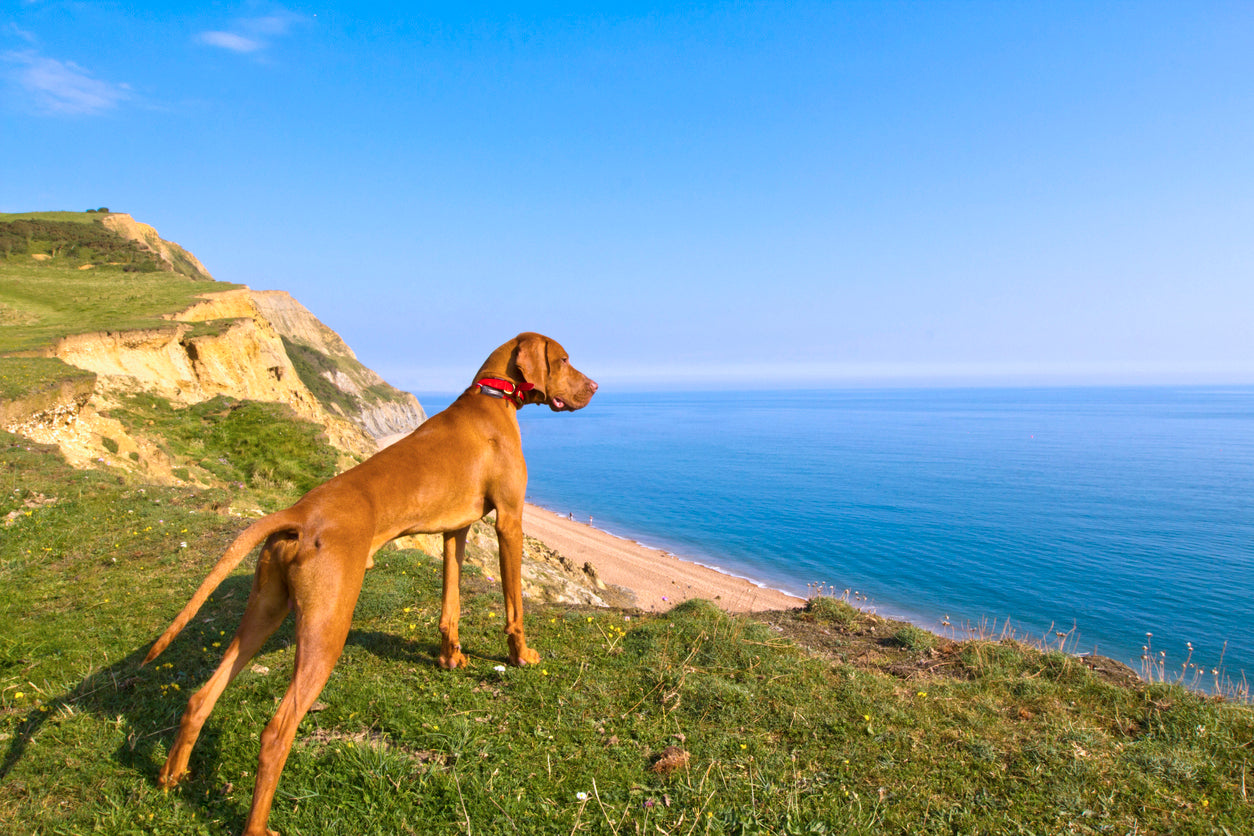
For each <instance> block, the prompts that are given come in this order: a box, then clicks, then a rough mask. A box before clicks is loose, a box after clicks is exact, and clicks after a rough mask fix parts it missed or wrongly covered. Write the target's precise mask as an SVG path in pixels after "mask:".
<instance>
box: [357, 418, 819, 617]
mask: <svg viewBox="0 0 1254 836" xmlns="http://www.w3.org/2000/svg"><path fill="white" fill-rule="evenodd" d="M405 435H407V433H400V434H398V435H394V436H389V437H387V438H384V439H380V441H379V447H380V449H382V448H383V447H387V446H388V445H390V444H393V443H395V442H396V441H399V440H400V439H402V438H404V437H405ZM523 532H524V533H525V534H527V535H528V536H531V537H534V538H536V539H537V540H539V541H540V542H542V543H544V544H545V545H547V546H548V547H550V548H552V549H555V550H556V551H557V552H559V553H561V554H562V555H565V556H566V557H568V558H570V559H571V560H572V561H574V563H575V565H576V566H582V565H583V564H584V563H591V564H592V565H593V566H594V567H596V570H597V574H598V575H600V577H601V580H603V581H605V582H606V583H607V584H612V585H614V586H621V587H624V588H626V589H630V590H631V591H632V592H634V593H635V595H636V606H637V607H639V608H640V609H642V610H644V611H646V612H665V611H666V610H669V609H670V608H671V607H673V606H675V605H676V604H679V603H682V602H684V601H687V600H688V599H690V598H705V599H706V600H709V601H712V602H714V603H715V604H717V605H718V606H719V607H721V608H723V609H724V610H726V611H728V612H754V611H760V610H786V609H791V608H793V607H800V606H804V605H805V601H804V600H803V599H801V598H797V597H794V596H792V595H788V594H787V593H784V592H780V591H779V590H776V589H766V588H764V587H761V586H758V585H757V584H754V583H752V582H750V581H747V580H745V579H743V578H737V577H733V576H731V575H727V574H724V573H723V572H719V571H718V570H716V569H710V568H709V567H707V566H702V565H700V564H697V563H692V562H691V561H687V560H682V559H680V558H678V557H676V556H675V555H673V554H671V553H670V552H666V551H662V550H661V549H651V548H649V547H648V546H642V545H640V544H639V543H637V542H635V541H634V540H627V539H624V538H622V537H615V536H614V535H613V534H608V533H606V532H604V531H601V530H600V529H598V528H594V527H593V526H592V525H589V524H588V523H585V522H580V521H578V520H571V519H568V518H567V517H565V516H563V515H561V514H555V513H553V512H552V511H548V510H545V509H544V508H540V507H538V506H536V505H531V504H530V503H528V505H527V509H526V511H525V512H524V513H523Z"/></svg>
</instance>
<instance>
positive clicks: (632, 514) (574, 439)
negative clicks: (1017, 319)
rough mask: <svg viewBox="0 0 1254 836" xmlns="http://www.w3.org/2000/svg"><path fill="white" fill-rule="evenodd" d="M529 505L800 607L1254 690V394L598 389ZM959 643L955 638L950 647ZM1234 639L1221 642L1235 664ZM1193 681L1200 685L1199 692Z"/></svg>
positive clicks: (553, 429) (555, 432)
mask: <svg viewBox="0 0 1254 836" xmlns="http://www.w3.org/2000/svg"><path fill="white" fill-rule="evenodd" d="M520 421H521V425H522V428H523V445H524V449H525V451H526V454H527V459H528V464H529V468H528V469H529V473H530V480H529V486H528V494H529V499H530V500H531V501H532V502H534V503H536V504H538V505H541V506H544V507H546V508H550V509H552V510H554V511H557V512H560V513H567V512H569V513H572V514H574V515H575V517H576V518H577V519H583V520H587V519H588V518H589V517H591V518H592V519H593V521H594V523H593V524H594V525H596V526H597V527H599V528H602V529H604V530H606V531H609V532H611V533H614V534H618V535H620V536H625V537H629V538H631V539H635V540H638V541H640V542H642V543H645V544H647V545H652V546H657V547H660V548H665V549H668V550H670V551H672V552H675V553H676V554H679V555H681V556H686V557H689V558H691V559H693V560H696V561H698V562H701V563H705V564H707V565H712V566H716V567H718V568H720V569H723V570H724V571H728V572H731V573H733V574H737V575H741V576H745V577H748V578H751V579H754V580H757V581H759V582H761V583H763V584H764V585H767V586H772V587H775V588H778V589H783V590H785V591H788V592H792V593H795V594H798V595H801V596H805V595H806V594H807V591H808V588H809V585H810V584H817V583H823V584H829V585H831V586H833V587H835V588H836V589H837V590H841V591H843V590H845V589H851V590H856V591H857V592H858V593H860V595H862V596H866V598H867V599H868V601H867V602H865V603H864V604H863V605H864V606H873V607H875V608H876V609H877V610H878V611H879V612H881V613H883V614H887V615H893V616H898V617H906V618H909V619H910V620H912V621H914V622H916V623H918V624H920V625H922V626H925V627H929V628H931V629H936V630H939V631H940V632H942V633H945V632H948V629H947V628H945V627H943V626H942V625H943V624H944V622H945V621H946V619H947V620H948V621H949V623H950V624H951V625H954V626H958V625H967V624H972V625H975V624H980V623H981V622H983V623H985V624H986V625H990V626H991V625H992V624H993V623H995V624H996V625H997V629H998V630H1000V629H1001V628H1002V627H1003V626H1004V625H1005V624H1006V623H1007V620H1009V624H1010V625H1011V627H1012V629H1014V630H1015V631H1016V634H1017V635H1019V636H1020V637H1025V636H1026V637H1035V638H1039V637H1042V636H1045V635H1046V634H1050V635H1052V634H1053V633H1054V632H1056V631H1068V630H1072V629H1073V628H1074V630H1075V632H1074V635H1073V638H1072V640H1071V641H1070V643H1069V644H1068V649H1072V650H1076V651H1080V652H1094V651H1095V652H1098V653H1101V654H1103V655H1107V656H1111V657H1113V658H1116V659H1119V660H1120V661H1123V662H1125V663H1127V664H1129V665H1131V666H1132V667H1133V668H1134V669H1136V670H1138V671H1139V670H1141V661H1140V660H1141V655H1142V647H1143V646H1144V645H1145V643H1146V634H1147V633H1152V634H1153V639H1152V642H1151V647H1152V649H1153V651H1154V655H1155V656H1157V655H1158V652H1159V651H1166V653H1167V659H1166V661H1167V672H1168V674H1171V673H1172V672H1173V670H1174V671H1176V672H1178V670H1179V666H1180V665H1181V664H1182V663H1183V662H1184V660H1185V658H1186V657H1187V656H1188V653H1189V651H1188V649H1187V643H1189V642H1191V643H1192V645H1193V661H1194V662H1196V663H1198V664H1200V665H1202V666H1203V667H1204V668H1205V669H1206V670H1207V680H1209V679H1210V675H1209V670H1210V668H1213V667H1217V666H1219V665H1220V664H1221V663H1222V666H1223V668H1224V669H1225V671H1226V672H1227V674H1228V675H1229V676H1231V677H1233V678H1234V679H1236V680H1237V681H1240V678H1241V674H1242V673H1243V672H1244V673H1245V674H1247V675H1249V676H1250V678H1254V388H1223V389H1202V388H1066V389H968V390H953V389H920V390H909V391H905V390H902V391H860V390H848V391H823V392H812V391H801V392H760V393H744V392H741V393H718V392H714V393H699V394H689V393H685V394H676V393H665V394H615V393H612V392H605V391H603V392H602V393H600V394H598V395H597V397H596V398H595V399H594V400H593V402H592V404H591V405H590V406H589V407H588V408H586V409H585V410H583V411H582V412H580V413H577V414H573V415H565V414H561V415H555V414H552V413H551V412H549V411H547V410H543V409H534V408H533V409H528V410H523V411H522V412H521V413H520ZM959 635H961V634H959ZM1225 643H1226V649H1225ZM1204 684H1205V683H1204Z"/></svg>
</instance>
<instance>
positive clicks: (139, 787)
mask: <svg viewBox="0 0 1254 836" xmlns="http://www.w3.org/2000/svg"><path fill="white" fill-rule="evenodd" d="M66 257H67V256H65V255H60V256H56V257H55V258H66ZM12 258H13V256H10V259H12ZM34 261H36V262H37V263H35V264H32V265H25V264H24V262H21V264H22V265H23V266H21V268H20V269H17V270H16V272H3V273H0V279H3V281H2V282H0V291H2V292H3V294H4V295H3V296H0V300H3V301H4V302H5V304H7V305H9V306H10V310H12V311H15V312H17V315H31V316H33V315H39V316H41V317H43V316H46V317H49V318H51V317H60V319H59V320H57V321H58V322H59V323H60V324H59V325H57V326H56V328H53V326H52V325H50V324H49V325H47V326H46V327H48V328H49V331H48V332H47V333H53V332H55V331H56V330H57V329H66V328H74V327H78V326H77V320H76V319H75V316H74V311H76V310H77V311H78V312H79V315H81V316H83V317H89V318H93V322H94V323H95V324H93V325H92V327H102V325H103V326H104V327H108V326H107V325H105V323H107V322H109V321H110V320H109V319H108V315H107V314H105V313H102V312H101V311H100V310H98V309H97V308H96V306H95V305H94V304H92V300H91V298H90V296H91V291H88V290H86V289H84V288H83V286H75V287H77V288H78V289H75V290H72V291H70V292H69V293H68V297H67V296H64V295H62V294H63V292H64V291H66V288H67V287H70V286H71V285H72V284H73V282H74V281H76V280H80V279H81V280H82V281H85V282H93V281H100V277H101V276H106V275H107V276H108V277H109V278H110V280H112V281H115V282H117V283H118V284H117V285H115V286H113V290H114V291H116V290H117V289H118V287H122V288H126V290H124V293H126V294H127V295H128V297H129V299H130V301H129V303H128V304H126V305H121V303H119V307H117V308H116V309H115V311H114V313H115V314H116V315H117V316H118V317H120V318H122V319H124V320H125V321H126V322H128V323H135V322H144V321H155V320H153V319H148V318H149V317H156V316H158V315H159V313H160V312H161V311H162V310H164V309H166V308H168V307H171V306H174V307H177V306H178V305H181V304H183V301H185V300H183V301H180V297H179V292H181V291H179V290H178V289H179V288H181V287H182V285H181V284H179V282H182V281H183V279H178V280H177V281H176V282H174V283H173V284H169V283H167V284H163V285H160V286H157V285H154V286H151V287H148V286H142V285H130V284H127V282H129V281H131V280H135V281H140V280H142V279H144V277H146V276H149V275H152V274H146V273H142V272H140V273H127V272H124V271H122V270H121V269H120V268H117V269H112V271H111V272H108V273H106V272H104V271H101V272H93V271H82V273H81V274H79V273H78V271H77V270H76V268H71V267H69V266H60V265H58V264H57V263H56V262H55V259H53V260H51V261H52V262H53V263H51V264H49V263H47V262H44V261H42V260H34ZM0 269H3V270H6V271H8V270H9V269H10V265H9V264H8V262H7V261H6V263H5V264H2V265H0ZM28 270H29V272H27V271H28ZM49 270H51V271H52V272H41V271H49ZM88 273H90V274H91V276H90V277H86V275H85V274H88ZM165 276H166V278H167V279H171V278H174V277H173V276H172V274H168V273H167V274H165ZM27 277H30V278H29V279H28V278H27ZM58 281H62V282H64V285H63V286H62V287H61V288H60V290H59V291H58V290H57V287H56V286H57V283H58ZM186 284H187V285H188V287H189V288H190V287H192V286H194V285H197V284H198V285H199V287H204V284H203V282H199V283H198V282H195V281H193V280H192V279H190V278H186ZM14 286H16V287H14ZM142 287H148V290H147V291H145V290H141V288H142ZM102 288H103V285H98V286H97V290H98V291H99V292H103V290H102ZM189 292H190V291H189ZM153 295H156V296H158V297H160V298H153ZM76 296H77V297H81V298H80V299H79V301H67V298H69V299H72V298H73V297H76ZM36 303H38V304H39V305H43V306H44V308H37V306H36ZM45 309H46V312H45ZM45 322H47V320H46V319H40V323H45ZM37 326H38V327H44V326H40V325H39V324H38V323H28V324H27V325H24V326H21V327H20V328H19V329H18V331H19V332H20V331H22V329H24V328H27V327H37ZM14 333H17V336H15V337H9V336H6V337H5V339H13V340H17V341H18V342H20V343H21V344H23V345H28V344H31V343H29V342H25V341H28V340H30V341H34V342H37V341H38V340H37V339H36V338H35V337H32V336H31V335H30V334H29V333H27V334H21V333H18V332H14ZM11 347H12V344H10V348H11ZM3 368H5V367H4V366H0V369H3ZM35 374H36V375H37V374H38V373H35ZM118 416H119V420H120V421H122V422H123V423H124V424H125V425H127V426H128V427H131V428H132V429H134V430H135V431H136V432H139V431H140V429H141V428H142V430H143V431H144V432H146V433H148V434H149V435H150V437H151V438H152V439H154V443H158V442H159V443H161V444H164V445H165V446H166V447H167V448H168V449H169V450H171V451H174V453H176V454H177V455H181V456H185V457H186V460H187V461H188V462H193V461H194V462H195V464H194V466H195V467H198V468H200V471H199V472H201V473H202V475H203V478H204V480H205V482H206V483H209V482H211V483H212V484H211V486H209V487H205V486H203V485H202V486H199V487H191V486H187V485H185V486H181V487H168V486H167V487H163V486H158V485H153V484H146V483H144V482H143V481H142V480H141V479H140V478H139V477H137V476H135V475H134V474H132V473H128V472H124V471H122V470H114V469H110V468H107V467H101V468H98V469H92V470H75V469H72V468H70V467H69V466H68V465H66V463H65V461H64V460H63V459H62V458H61V457H60V455H59V454H58V453H57V451H56V450H55V449H54V448H49V447H44V446H41V445H38V444H34V443H33V442H30V441H28V440H26V439H24V438H21V437H18V436H14V435H10V434H7V433H0V625H3V626H2V627H0V833H6V834H7V833H13V834H82V833H104V834H133V833H153V834H156V833H179V834H184V833H204V834H221V833H238V832H239V831H240V829H241V828H242V825H243V820H244V816H245V813H246V811H247V809H248V804H249V800H250V797H251V793H252V784H253V771H254V770H255V768H256V758H257V748H258V738H259V735H260V732H261V729H262V727H263V726H264V724H265V723H266V722H267V721H268V719H269V717H270V716H271V714H272V713H273V711H274V708H275V705H276V701H277V700H278V698H279V696H280V695H281V694H282V693H283V691H284V690H285V688H286V685H287V678H288V676H289V674H290V672H291V669H292V656H293V649H292V646H291V640H292V634H291V631H290V623H289V627H288V628H286V629H284V630H281V631H280V632H279V633H278V634H277V635H276V636H275V637H274V638H273V639H272V640H271V641H270V642H269V643H268V644H267V645H266V646H265V647H264V648H263V650H262V652H261V653H260V654H259V655H258V657H257V658H256V659H255V660H254V663H253V665H252V666H251V667H250V668H249V669H248V670H247V671H245V672H244V673H243V674H242V675H241V676H240V678H239V680H238V681H237V682H236V683H235V684H233V685H232V686H231V688H230V689H229V690H228V691H227V692H226V694H225V696H224V697H223V699H222V700H221V701H220V703H219V705H218V707H217V709H216V711H215V713H214V715H213V717H212V719H211V720H210V721H209V723H208V725H207V726H206V728H205V732H204V734H203V736H202V738H201V740H200V743H199V745H198V748H197V750H196V753H195V754H194V756H193V758H192V763H191V768H192V775H191V777H190V778H189V779H188V780H187V781H186V782H185V783H184V784H183V785H181V786H180V787H179V788H177V789H176V790H173V791H171V792H168V793H167V792H163V791H161V790H160V789H159V788H158V787H157V785H156V782H155V776H156V774H157V770H158V768H159V767H160V765H161V763H162V762H163V761H164V758H165V755H166V751H167V747H168V746H169V745H170V743H171V742H172V740H173V737H174V730H175V725H176V724H177V722H178V718H179V716H180V715H181V713H182V711H183V708H184V706H185V705H186V701H187V698H188V696H189V695H190V694H191V693H192V692H193V691H194V690H195V689H196V688H197V687H199V685H200V684H201V683H202V682H203V681H204V679H205V677H206V676H207V675H208V673H209V672H210V671H211V670H212V669H213V668H214V667H215V666H216V665H217V663H218V660H219V658H220V656H221V653H222V649H223V647H224V646H225V645H226V643H227V642H228V641H229V639H230V637H231V635H232V634H233V631H234V629H235V627H236V625H237V623H238V619H239V615H240V613H241V612H242V610H243V604H244V601H245V599H246V598H247V595H248V590H249V584H250V577H249V571H250V570H249V569H248V568H247V567H242V568H241V569H240V571H239V572H237V573H236V574H235V575H233V576H232V577H231V578H229V579H228V580H227V581H226V582H225V583H224V584H223V585H222V586H221V587H220V588H219V590H218V592H217V594H216V595H214V597H213V598H212V600H211V601H210V603H209V604H208V605H206V607H205V608H204V609H203V610H202V611H201V613H200V614H199V616H198V617H197V618H196V619H195V621H194V622H193V623H192V624H191V625H189V627H188V628H187V629H186V630H185V631H184V632H183V634H182V635H181V636H180V637H179V638H178V639H177V640H176V641H175V643H174V644H173V645H172V646H171V647H170V648H169V649H168V650H167V651H166V653H165V654H163V655H162V656H161V657H160V658H159V659H158V660H156V662H155V663H154V664H152V665H149V666H147V667H144V668H140V667H139V661H140V660H141V659H142V658H143V656H144V654H145V653H146V651H147V649H148V646H149V645H150V643H151V642H152V641H153V640H154V639H155V638H156V636H157V635H159V634H160V632H161V631H162V630H163V629H164V628H165V626H166V625H167V624H168V623H169V621H170V620H171V619H172V618H173V616H174V615H175V613H177V611H178V610H179V609H180V608H181V607H182V605H183V603H184V602H185V601H186V599H187V598H188V597H189V596H190V594H191V592H192V591H193V590H194V589H195V587H196V586H197V585H198V584H199V582H200V580H201V579H202V578H203V576H204V575H205V573H206V572H207V571H208V569H209V567H210V566H211V565H212V564H213V563H214V562H215V561H216V560H217V559H218V557H219V556H220V554H221V552H222V550H223V549H224V548H225V546H226V545H227V544H228V543H229V542H230V541H231V540H232V539H233V538H234V537H235V536H236V535H237V534H238V533H239V531H241V530H242V529H243V527H244V525H245V520H243V519H241V518H240V517H239V516H237V515H236V514H238V513H239V512H240V511H246V512H248V513H250V514H251V513H255V510H254V509H260V510H273V509H275V508H279V507H283V506H285V505H287V504H290V503H291V502H292V501H294V500H295V499H296V498H297V497H298V496H299V494H300V493H301V492H302V491H303V490H305V489H307V488H308V486H310V485H312V484H316V483H317V482H319V481H321V480H323V479H325V478H326V477H327V476H328V475H330V473H331V472H333V469H334V464H335V461H336V456H335V453H334V451H332V450H330V448H328V447H327V446H326V443H325V441H324V440H323V439H322V437H321V435H320V431H319V427H317V426H315V425H313V424H309V423H306V422H301V421H297V420H294V419H293V418H291V416H290V414H289V413H286V412H285V411H284V410H283V409H281V408H278V407H276V406H274V405H266V404H255V403H247V402H233V401H230V400H228V399H224V400H221V401H216V402H214V401H211V402H206V403H204V404H200V405H197V406H194V407H181V408H176V407H174V406H172V405H170V404H169V403H166V402H163V401H161V400H160V399H159V398H153V397H150V396H148V397H135V398H133V399H131V400H129V401H127V402H126V403H125V404H123V405H122V406H120V407H119V408H118ZM189 466H191V465H189ZM468 574H469V577H468V578H467V581H466V584H465V587H466V589H465V593H466V594H465V598H464V608H465V609H464V620H463V622H462V641H463V646H464V648H465V650H466V652H468V654H469V655H470V656H471V662H472V664H471V666H470V667H469V668H468V669H465V670H458V671H452V672H449V671H443V670H441V669H440V668H439V667H438V665H437V664H436V661H435V656H436V654H437V652H438V620H439V606H440V561H439V560H437V559H435V558H433V557H431V556H430V555H427V554H425V553H423V552H421V551H416V550H400V549H393V550H385V551H383V552H381V553H380V554H379V555H378V556H377V557H376V566H375V568H374V569H372V570H371V571H370V572H368V573H367V577H366V585H365V589H364V590H363V593H362V596H361V599H360V601H359V603H358V606H357V610H356V613H355V620H354V625H353V631H352V633H351V634H350V637H349V641H348V645H347V647H346V649H345V652H344V655H343V657H342V658H341V660H340V662H339V664H338V666H337V668H336V671H335V673H334V675H333V676H332V678H331V681H330V683H329V684H328V686H327V688H326V690H325V691H324V692H323V694H322V695H321V697H320V701H319V704H318V706H316V708H317V710H316V711H314V712H312V713H311V714H310V715H309V716H308V717H307V718H306V719H305V721H304V722H303V724H302V725H301V728H300V731H299V734H298V738H297V742H296V744H295V746H294V747H293V750H292V755H291V758H290V759H289V761H288V763H287V767H286V770H285V772H284V775H283V778H282V781H281V783H280V786H279V793H278V796H277V798H276V801H275V806H274V812H273V815H272V817H271V821H270V824H271V826H272V827H274V828H275V829H277V830H278V831H280V832H282V833H286V834H298V833H300V834H345V833H351V834H405V833H413V834H419V833H421V834H430V833H436V834H454V833H465V834H489V833H501V834H506V833H511V834H512V833H525V834H532V833H540V834H563V836H565V834H576V833H598V834H645V833H649V834H653V833H661V834H677V835H678V834H684V836H688V835H689V834H736V836H741V834H824V833H827V834H846V833H862V834H882V833H890V834H977V833H978V834H984V833H987V834H1003V833H1017V834H1067V833H1077V834H1107V833H1114V834H1244V833H1254V805H1251V799H1250V790H1254V787H1252V786H1250V785H1251V783H1254V711H1252V710H1251V708H1250V707H1249V706H1248V705H1244V704H1238V703H1235V702H1231V701H1224V700H1222V699H1217V698H1213V697H1209V696H1206V695H1202V694H1198V693H1195V692H1191V691H1188V690H1186V689H1184V688H1181V687H1179V686H1176V685H1170V684H1163V683H1155V684H1146V683H1141V682H1139V681H1136V680H1135V677H1130V676H1129V675H1128V672H1127V671H1126V670H1125V671H1122V672H1121V671H1119V670H1118V669H1115V668H1109V669H1107V668H1101V667H1100V666H1099V669H1098V670H1093V669H1091V667H1090V663H1086V661H1085V660H1082V659H1079V658H1076V657H1074V656H1071V655H1068V654H1066V653H1063V652H1061V651H1059V650H1056V649H1053V650H1049V649H1039V648H1033V647H1027V646H1024V645H1021V644H1018V643H1016V642H1014V641H1009V640H997V639H996V638H995V637H992V638H978V639H969V640H964V641H952V640H949V639H946V638H943V637H938V636H934V635H932V634H930V633H927V632H925V631H922V630H919V629H917V628H914V627H910V626H909V625H904V624H898V623H893V622H890V621H886V620H884V619H881V618H878V617H876V616H874V615H870V614H867V613H862V612H859V611H857V610H855V609H854V608H852V607H850V606H849V605H848V604H847V603H845V602H843V601H838V600H835V599H832V598H816V599H814V600H813V601H811V603H810V605H809V606H808V607H807V608H806V609H805V610H801V611H795V612H780V613H763V614H757V615H750V616H732V615H728V614H725V613H723V612H721V611H719V610H718V609H717V608H716V607H714V606H713V605H712V604H709V603H706V602H701V601H695V602H689V603H687V604H684V605H682V606H680V607H677V608H676V609H675V610H673V611H672V612H670V613H666V614H662V615H649V614H643V613H640V612H634V611H629V610H615V609H597V610H593V609H581V608H572V607H562V606H553V605H544V604H529V608H528V611H527V626H528V636H529V641H530V643H531V644H532V645H533V646H534V647H536V649H538V650H539V651H540V653H541V654H542V662H541V664H540V665H538V666H535V667H529V668H525V669H517V668H506V669H504V670H498V669H497V668H498V666H502V665H503V662H504V654H505V641H504V636H503V635H502V633H501V630H502V626H503V608H502V602H501V598H500V590H499V587H498V586H497V585H496V584H495V583H494V582H490V581H489V580H488V579H487V578H485V577H484V576H483V575H482V574H479V573H476V572H473V571H471V572H469V573H468Z"/></svg>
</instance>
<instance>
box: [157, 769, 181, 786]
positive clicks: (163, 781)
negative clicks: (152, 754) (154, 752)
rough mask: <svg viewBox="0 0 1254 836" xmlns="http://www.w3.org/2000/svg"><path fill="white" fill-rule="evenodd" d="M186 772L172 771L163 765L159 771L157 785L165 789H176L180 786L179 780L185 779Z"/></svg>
mask: <svg viewBox="0 0 1254 836" xmlns="http://www.w3.org/2000/svg"><path fill="white" fill-rule="evenodd" d="M186 774H187V773H186V772H179V773H177V774H174V773H172V772H171V771H170V770H169V769H168V768H167V767H164V766H163V767H161V771H160V772H158V773H157V786H159V787H161V789H163V790H170V789H174V788H175V787H177V786H178V783H179V781H181V780H183V776H184V775H186Z"/></svg>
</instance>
